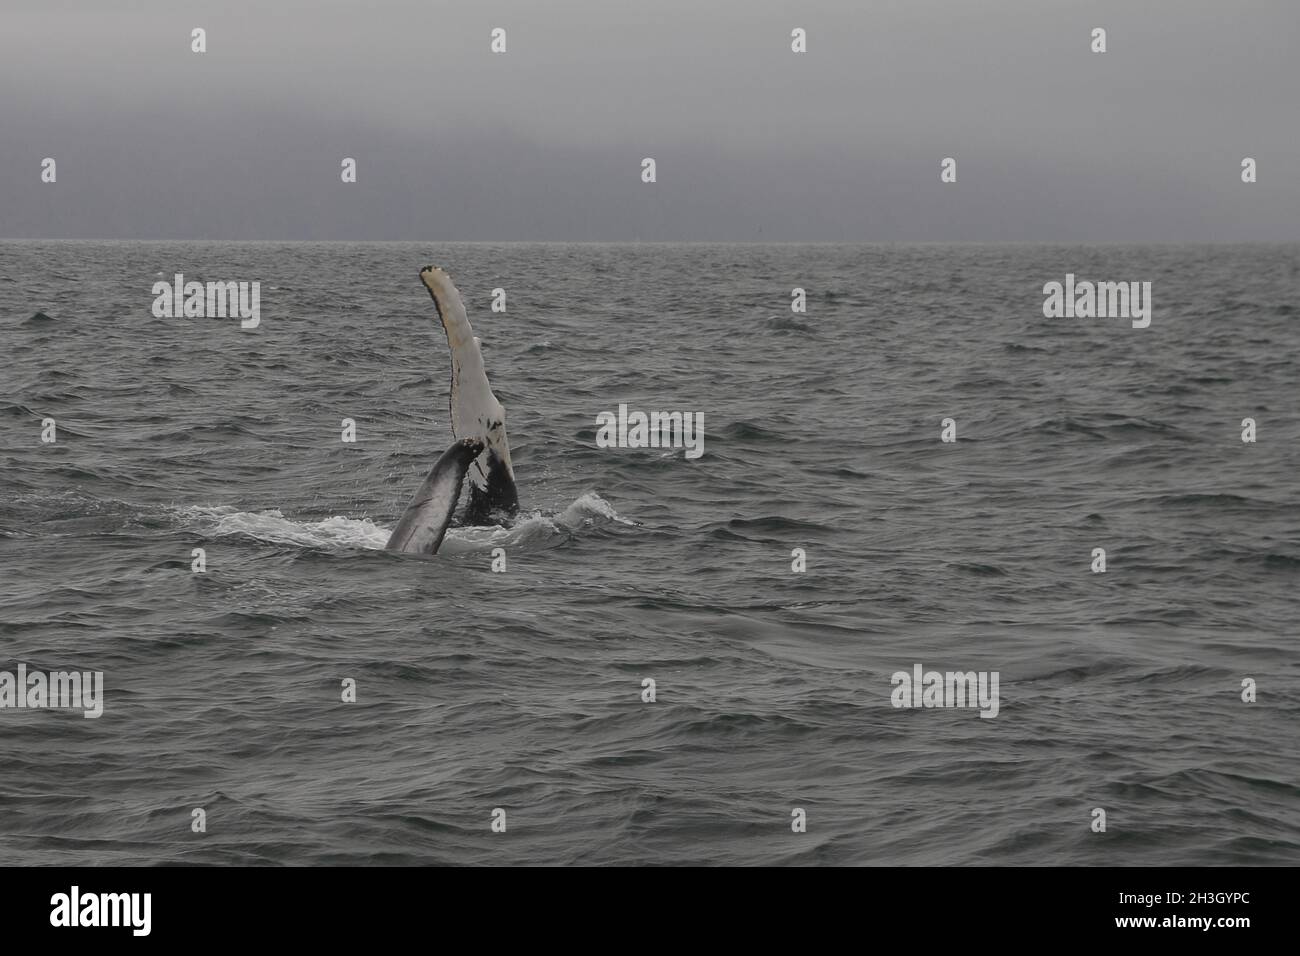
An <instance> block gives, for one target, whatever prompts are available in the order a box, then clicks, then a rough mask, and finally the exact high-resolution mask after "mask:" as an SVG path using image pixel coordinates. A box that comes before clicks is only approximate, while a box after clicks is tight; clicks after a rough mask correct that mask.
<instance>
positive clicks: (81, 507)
mask: <svg viewBox="0 0 1300 956" xmlns="http://www.w3.org/2000/svg"><path fill="white" fill-rule="evenodd" d="M428 263H437V264H440V265H442V266H444V267H445V268H447V269H448V270H449V271H450V272H451V274H452V275H453V277H454V278H455V280H456V282H457V284H458V286H459V288H460V290H461V291H462V293H463V295H464V297H465V299H466V302H467V305H468V308H469V312H470V318H471V320H472V321H473V322H474V325H475V329H476V332H477V334H478V335H479V336H480V337H481V338H482V340H483V344H484V354H485V358H486V362H487V366H488V371H489V375H490V376H491V379H492V382H493V385H494V387H495V389H496V392H497V394H498V396H499V397H500V398H501V400H502V401H503V403H504V404H505V405H506V407H507V409H508V413H509V417H508V428H509V433H510V438H511V445H512V452H513V458H514V463H515V469H516V473H517V477H518V481H519V488H520V496H521V499H522V504H523V513H522V514H521V516H520V518H519V520H518V521H517V522H516V524H515V525H514V526H513V527H511V528H474V529H466V528H456V529H453V530H452V531H451V532H450V534H449V537H448V540H447V543H446V545H445V546H444V549H443V551H442V552H441V553H440V554H438V555H436V556H433V557H428V558H422V557H414V556H406V555H394V554H389V553H386V552H384V551H382V550H380V549H382V546H383V544H384V541H385V540H386V536H387V532H388V530H389V529H391V528H392V526H393V524H394V523H395V522H396V520H397V517H398V516H399V515H400V513H401V511H402V509H403V508H404V507H405V505H406V503H407V501H408V499H409V497H410V495H411V493H412V492H413V490H414V489H415V487H416V486H417V485H418V484H419V482H420V480H421V479H422V477H423V475H424V473H425V472H426V471H427V469H428V468H429V466H430V465H431V463H432V462H433V461H434V460H436V458H437V457H438V455H439V454H440V453H441V452H442V450H443V449H444V448H445V447H446V446H447V445H448V444H449V443H450V441H451V434H450V430H449V427H448V423H447V386H448V355H447V347H446V341H445V338H444V336H443V333H442V330H441V327H440V326H439V325H438V323H437V320H436V317H435V314H434V311H433V308H432V303H431V302H430V300H429V297H428V295H427V293H426V292H425V290H424V288H423V287H422V286H421V284H420V282H419V279H418V272H419V270H420V268H421V267H422V266H423V265H425V264H428ZM177 272H181V273H184V275H185V276H186V278H187V279H197V280H200V281H204V280H223V281H224V280H249V281H251V280H257V281H260V283H261V325H260V326H259V327H258V328H257V329H253V330H243V329H241V328H240V327H239V323H238V321H237V320H233V319H219V318H213V319H196V318H190V319H184V318H179V319H158V318H154V317H153V315H152V314H151V305H152V302H153V295H152V292H151V287H152V285H153V283H154V282H156V281H160V280H164V281H168V280H170V279H171V277H172V275H173V274H174V273H177ZM1066 273H1075V274H1076V275H1077V276H1078V277H1079V278H1080V279H1081V280H1082V279H1093V280H1105V281H1112V280H1113V281H1119V280H1139V281H1150V282H1151V283H1152V287H1153V299H1154V313H1153V318H1152V322H1151V326H1150V328H1147V329H1133V328H1132V327H1131V326H1130V323H1129V322H1128V321H1126V320H1122V319H1046V318H1044V316H1043V313H1042V306H1043V294H1042V287H1043V284H1044V283H1045V282H1049V281H1053V280H1055V281H1063V280H1064V278H1065V275H1066ZM796 286H798V287H802V288H804V289H806V290H807V312H806V313H805V314H794V313H792V311H791V309H790V301H791V289H792V288H794V287H796ZM497 287H501V288H504V289H505V290H506V293H507V300H506V301H507V311H506V312H505V313H493V312H492V311H491V310H490V302H491V297H492V290H493V289H494V288H497ZM1298 293H1300V247H1297V246H1279V245H1252V246H1065V245H1061V246H1034V245H989V246H985V245H916V246H906V245H896V246H888V245H649V244H647V245H641V244H627V245H584V244H574V245H565V244H499V245H498V244H422V243H384V244H380V243H374V244H312V243H300V244H287V243H286V244H277V243H181V242H166V243H148V242H75V243H74V242H4V243H0V428H2V429H3V437H4V441H3V450H2V451H0V489H3V490H2V493H0V641H2V644H0V669H7V670H11V671H12V670H14V669H15V668H16V667H17V665H18V664H19V663H25V664H26V665H27V667H28V668H29V669H30V670H59V669H78V670H97V671H102V672H103V673H104V682H105V703H104V712H103V715H102V717H100V718H99V719H84V718H83V717H82V716H81V714H80V713H79V712H73V711H57V710H26V709H24V710H17V709H9V710H0V766H2V767H3V768H4V773H3V775H0V857H2V858H3V859H4V860H5V861H6V862H7V863H11V864H12V863H20V864H33V863H65V864H72V863H91V864H110V863H132V864H153V863H274V864H291V865H297V864H371V863H397V864H436V863H454V864H553V863H560V864H615V863H617V864H637V863H654V864H687V863H698V864H1085V865H1131V864H1153V865H1164V864H1211V865H1220V864H1221V865H1230V864H1231V865H1239V864H1296V863H1300V779H1298V776H1297V769H1298V767H1300V761H1298V759H1297V758H1300V747H1298V746H1297V733H1296V730H1297V718H1298V717H1300V654H1298V653H1297V635H1298V631H1300V624H1298V623H1297V620H1298V618H1300V615H1298V614H1297V610H1298V607H1300V603H1298V602H1300V597H1298V593H1300V592H1298V586H1300V495H1298V493H1297V484H1298V482H1297V476H1298V475H1300V418H1298V417H1297V399H1298V398H1300V387H1298V386H1297V369H1300V315H1298V314H1297V298H1298ZM38 313H39V316H38ZM620 402H625V403H628V404H629V405H630V406H631V407H633V408H639V409H643V410H665V411H671V410H680V411H694V412H700V413H702V414H703V416H704V426H705V445H704V448H705V451H704V455H703V456H702V457H700V458H698V459H696V460H690V459H688V458H686V457H685V456H684V454H683V452H682V450H680V449H677V450H673V449H605V448H598V447H597V446H596V442H595V437H596V424H595V421H596V416H597V415H598V414H599V413H600V412H602V411H606V410H615V409H616V408H617V406H618V404H619V403H620ZM46 417H49V418H53V419H55V420H56V423H57V426H56V427H57V437H58V440H57V442H56V443H54V444H45V443H42V442H41V440H40V438H41V422H42V419H44V418H46ZM344 418H351V419H353V420H355V422H356V425H357V435H358V440H357V441H356V442H355V443H352V444H345V443H344V442H342V441H341V440H340V431H341V421H342V420H343V419H344ZM945 418H952V419H953V420H954V421H955V423H956V428H957V441H956V442H955V443H943V442H941V441H940V431H941V422H942V420H943V419H945ZM1244 418H1253V419H1255V420H1256V422H1257V428H1258V441H1257V442H1255V443H1253V444H1247V443H1243V442H1242V440H1241V430H1242V424H1241V423H1242V420H1243V419H1244ZM1099 547H1100V548H1104V549H1105V551H1106V558H1107V570H1106V572H1105V573H1104V574H1101V573H1093V572H1092V570H1091V565H1092V550H1093V549H1094V548H1099ZM194 548H203V549H204V550H205V552H206V560H207V570H206V572H204V573H193V572H192V570H191V560H192V559H191V551H192V549H194ZM496 548H502V549H504V552H505V554H506V557H507V569H506V571H505V572H504V573H494V572H493V571H492V569H491V563H492V554H493V550H494V549H496ZM795 548H801V549H804V551H805V552H806V560H807V570H806V571H805V572H804V573H794V572H792V570H791V561H792V558H791V552H792V550H793V549H795ZM916 664H921V665H922V666H923V667H924V668H925V669H926V670H930V669H935V670H940V671H949V670H960V671H968V670H975V671H990V672H993V671H995V672H997V673H998V674H999V676H1000V685H999V686H1000V707H999V711H998V714H997V716H996V717H995V718H993V719H985V718H981V717H980V715H979V711H978V710H975V709H969V708H967V709H934V708H929V709H927V708H920V709H915V708H896V707H894V706H893V705H892V703H891V691H892V689H893V688H892V685H891V675H892V674H893V673H894V672H896V671H900V670H901V671H908V672H910V671H911V670H912V668H913V667H914V665H916ZM645 678H652V679H653V680H654V681H655V691H656V700H655V701H654V702H653V703H648V702H643V700H642V681H643V680H644V679H645ZM1246 678H1251V679H1253V680H1254V681H1255V682H1256V683H1257V689H1258V690H1257V693H1258V700H1257V701H1256V702H1255V703H1246V702H1243V700H1242V698H1241V695H1242V681H1243V680H1245V679H1246ZM345 679H352V680H354V681H355V682H356V694H357V700H356V702H355V703H345V702H343V700H342V699H341V696H342V691H341V687H342V682H343V681H344V680H345ZM196 808H202V809H203V810H204V811H205V813H206V827H207V829H206V832H203V833H196V832H194V831H193V830H192V828H191V821H192V816H191V814H192V811H193V810H194V809H196ZM497 808H500V809H502V810H504V811H505V819H506V830H505V832H504V833H501V832H493V829H492V822H493V811H494V810H496V809H497ZM795 808H801V809H803V810H804V811H805V812H806V816H807V832H804V833H796V832H793V831H792V826H791V821H792V811H794V810H795ZM1094 808H1102V809H1104V810H1105V811H1106V815H1107V829H1106V832H1104V833H1094V832H1092V830H1091V824H1092V822H1093V810H1094Z"/></svg>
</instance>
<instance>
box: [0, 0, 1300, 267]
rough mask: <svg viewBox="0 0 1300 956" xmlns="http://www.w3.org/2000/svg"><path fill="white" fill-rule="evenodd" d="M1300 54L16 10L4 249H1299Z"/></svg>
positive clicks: (836, 15)
mask: <svg viewBox="0 0 1300 956" xmlns="http://www.w3.org/2000/svg"><path fill="white" fill-rule="evenodd" d="M497 26H500V27H503V28H505V29H506V30H507V34H508V52H507V53H506V54H504V55H494V54H492V53H491V52H490V51H489V39H490V38H489V33H490V30H491V29H492V28H493V27H497ZM796 26H798V27H803V28H805V29H806V30H807V31H808V52H807V53H806V54H802V55H797V54H794V53H792V52H790V31H791V29H793V28H794V27H796ZM1095 26H1101V27H1105V28H1106V29H1107V31H1108V48H1109V49H1108V52H1107V53H1105V54H1093V53H1091V52H1090V51H1089V44H1090V31H1091V29H1092V28H1093V27H1095ZM194 27H204V28H205V29H206V30H207V41H208V52H207V53H205V54H202V55H199V54H194V53H191V52H190V30H191V29H192V28H194ZM1298 43H1300V0H1151V2H1146V0H1143V2H1137V0H1124V2H1097V0H1087V2H1083V0H980V2H970V0H906V2H903V0H900V2H866V0H805V2H798V3H796V2H787V3H777V2H771V0H689V2H687V0H644V2H640V3H631V2H625V0H551V2H543V0H522V2H513V0H511V2H507V0H479V2H469V0H453V2H438V0H365V2H360V0H353V2H343V0H260V2H253V0H220V2H217V0H211V2H207V3H196V2H187V0H138V2H130V0H0V236H7V237H58V238H115V237H122V238H199V239H204V238H213V239H222V238H230V239H423V240H431V241H442V240H475V239H486V240H494V239H495V240H511V239H556V240H562V239H566V240H620V239H643V240H669V239H720V240H881V241H890V240H936V241H937V240H1027V241H1038V240H1061V241H1075V240H1078V241H1106V240H1116V241H1120V240H1123V241H1129V240H1135V241H1143V240H1152V241H1237V240H1256V239H1258V240H1297V239H1300V107H1298V106H1297V101H1298V99H1300V55H1297V52H1296V47H1297V44H1298ZM46 156H51V157H53V158H54V159H55V160H56V161H57V164H58V182H57V183H55V184H53V185H49V184H45V183H42V182H41V179H40V172H41V168H40V164H41V160H42V159H43V158H44V157H46ZM345 156H351V157H355V158H356V159H357V162H358V182H357V183H355V184H346V185H345V184H344V183H342V182H341V181H340V178H339V173H340V166H339V164H340V162H341V160H342V159H343V157H345ZM645 156H653V157H654V158H655V160H656V161H657V164H658V182H657V183H654V184H650V185H647V184H643V183H642V182H641V178H640V172H641V166H640V163H641V159H642V158H643V157H645ZM945 156H953V157H955V158H956V159H957V162H958V176H957V180H958V181H957V183H956V184H955V185H945V184H942V183H941V182H940V181H939V163H940V160H941V159H942V158H943V157H945ZM1244 156H1252V157H1254V158H1255V159H1256V160H1257V161H1258V163H1259V182H1257V183H1255V184H1252V185H1245V184H1243V183H1242V182H1241V178H1240V163H1241V159H1242V157H1244Z"/></svg>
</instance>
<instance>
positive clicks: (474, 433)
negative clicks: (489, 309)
mask: <svg viewBox="0 0 1300 956" xmlns="http://www.w3.org/2000/svg"><path fill="white" fill-rule="evenodd" d="M420 281H421V282H423V283H424V285H425V288H427V289H428V290H429V295H430V296H432V297H433V304H434V307H435V308H436V309H437V310H438V318H440V319H441V320H442V327H443V329H444V330H445V331H446V333H447V345H448V346H449V347H450V348H451V402H450V404H451V431H452V434H453V435H455V436H456V437H457V438H477V439H479V440H480V441H482V442H483V452H482V454H480V455H479V456H478V458H477V459H476V460H475V462H474V464H473V465H472V466H471V467H470V469H469V480H470V500H469V506H468V508H467V509H466V512H465V523H466V524H488V523H490V520H489V515H491V514H492V513H493V512H501V513H504V514H506V515H514V514H515V513H516V512H517V511H518V510H519V493H518V491H516V489H515V472H514V466H513V465H511V463H510V443H509V441H508V440H507V439H506V410H505V407H504V406H502V404H501V403H500V402H499V401H497V397H496V396H495V395H494V394H492V386H491V384H490V383H489V382H488V378H487V371H486V370H485V369H484V367H483V353H482V352H481V351H480V350H479V340H478V339H476V338H475V337H474V330H473V329H472V328H470V324H469V318H468V317H467V316H466V315H465V304H464V303H463V302H462V301H461V298H460V293H459V292H458V291H457V290H456V286H455V285H453V284H452V281H451V277H450V276H448V275H447V273H445V272H443V271H442V270H441V269H439V268H438V267H437V266H425V267H424V268H423V269H421V270H420Z"/></svg>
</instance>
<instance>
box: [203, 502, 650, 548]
mask: <svg viewBox="0 0 1300 956" xmlns="http://www.w3.org/2000/svg"><path fill="white" fill-rule="evenodd" d="M179 514H180V516H181V518H182V519H183V520H185V521H187V522H192V523H193V524H195V525H196V526H197V528H198V530H200V531H201V532H202V533H203V534H206V535H210V536H212V537H223V536H225V535H246V536H248V537H250V538H255V539H257V540H258V541H265V542H267V543H268V544H288V545H297V546H300V547H305V548H326V549H330V550H334V549H338V550H345V549H349V548H370V549H382V548H383V546H384V545H385V544H387V543H388V537H389V535H390V534H392V528H386V527H384V526H383V525H379V524H375V522H373V521H371V520H370V519H369V518H348V517H345V516H343V515H334V516H333V517H330V518H325V519H323V520H321V521H295V520H293V519H292V518H286V517H285V516H284V514H283V512H281V511H280V510H279V509H272V510H269V511H238V510H236V509H234V508H229V507H216V508H207V507H194V508H185V509H182V510H181V511H180V512H179ZM611 521H613V522H618V523H620V524H626V525H631V524H634V523H635V522H632V521H629V520H627V519H626V518H624V517H623V516H622V515H620V514H619V513H618V512H617V511H615V510H614V508H613V506H612V505H610V503H609V502H608V501H606V500H605V499H604V498H602V497H600V495H598V494H596V493H595V492H592V491H589V492H587V493H585V494H583V495H580V496H579V497H578V498H577V499H576V500H574V501H573V502H571V503H570V504H569V505H568V506H567V507H566V508H565V509H564V510H563V511H561V512H558V513H556V514H552V515H546V514H542V513H541V512H540V511H534V512H533V513H531V514H528V515H521V516H520V517H519V518H517V519H516V520H515V522H514V524H512V525H511V526H510V527H508V528H505V527H500V526H497V525H492V526H487V527H476V528H449V529H448V531H447V537H446V538H445V539H444V540H443V543H442V547H441V548H440V549H439V553H440V554H467V553H470V552H474V551H488V550H491V549H492V548H496V547H515V546H518V545H521V544H527V543H529V542H533V541H543V540H545V539H547V538H550V537H552V536H554V535H558V534H563V533H565V532H569V531H578V530H580V529H582V528H589V527H592V526H594V525H599V524H605V523H608V522H611Z"/></svg>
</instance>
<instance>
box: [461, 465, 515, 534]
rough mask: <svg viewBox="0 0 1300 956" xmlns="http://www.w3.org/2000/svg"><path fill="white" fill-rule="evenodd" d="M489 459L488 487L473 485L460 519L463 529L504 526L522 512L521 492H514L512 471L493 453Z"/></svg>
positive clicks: (473, 483) (475, 483)
mask: <svg viewBox="0 0 1300 956" xmlns="http://www.w3.org/2000/svg"><path fill="white" fill-rule="evenodd" d="M486 457H487V461H488V468H487V487H485V488H480V487H479V485H478V483H477V482H471V484H470V488H469V501H468V503H467V504H466V505H465V513H464V514H463V515H462V516H461V523H462V524H464V525H470V526H475V525H490V524H501V522H502V521H504V520H509V519H510V518H513V517H514V516H515V515H516V514H518V512H519V492H518V491H516V490H515V483H514V480H513V479H512V478H511V477H510V470H509V469H508V468H506V466H505V464H504V463H502V461H501V460H500V459H499V458H497V457H496V456H495V455H493V454H491V453H490V452H489V453H488V455H487V456H486ZM480 460H481V459H480Z"/></svg>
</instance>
